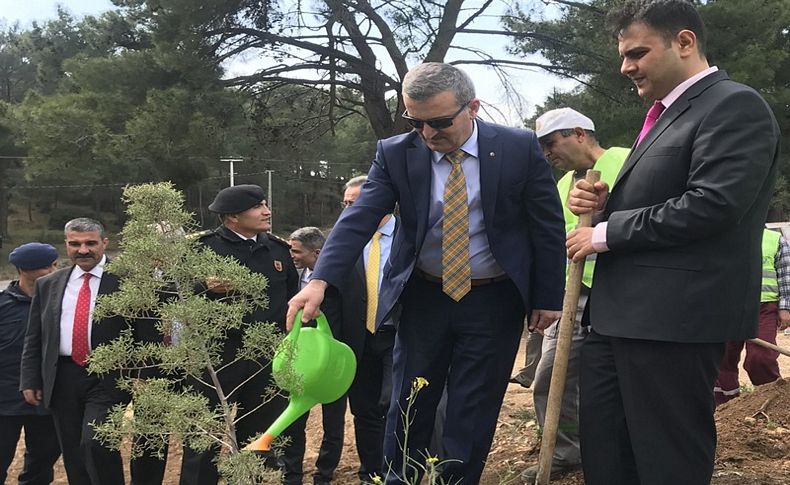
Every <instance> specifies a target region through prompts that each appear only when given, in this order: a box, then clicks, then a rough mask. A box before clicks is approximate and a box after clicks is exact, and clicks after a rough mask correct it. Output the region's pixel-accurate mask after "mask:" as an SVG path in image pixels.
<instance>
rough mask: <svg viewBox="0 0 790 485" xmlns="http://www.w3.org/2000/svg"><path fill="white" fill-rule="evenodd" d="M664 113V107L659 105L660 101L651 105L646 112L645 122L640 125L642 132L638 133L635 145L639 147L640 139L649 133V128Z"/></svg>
mask: <svg viewBox="0 0 790 485" xmlns="http://www.w3.org/2000/svg"><path fill="white" fill-rule="evenodd" d="M663 112H664V105H663V104H661V101H656V102H655V103H653V106H651V107H650V109H649V110H647V115H646V116H645V122H644V124H643V125H642V131H640V132H639V138H637V139H636V144H637V145H639V144H640V143H642V138H644V137H645V136H646V135H647V132H649V131H650V128H652V127H653V125H655V124H656V120H658V117H659V116H661V113H663Z"/></svg>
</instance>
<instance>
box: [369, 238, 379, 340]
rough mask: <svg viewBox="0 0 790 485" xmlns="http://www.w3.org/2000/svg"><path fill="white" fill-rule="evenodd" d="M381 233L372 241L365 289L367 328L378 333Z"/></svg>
mask: <svg viewBox="0 0 790 485" xmlns="http://www.w3.org/2000/svg"><path fill="white" fill-rule="evenodd" d="M380 240H381V233H380V232H379V231H376V233H375V234H373V239H371V240H370V251H369V252H368V264H367V266H366V267H365V287H366V289H367V292H368V311H367V318H366V319H365V327H366V328H367V329H368V332H370V333H376V310H378V307H379V266H380V265H381V243H380Z"/></svg>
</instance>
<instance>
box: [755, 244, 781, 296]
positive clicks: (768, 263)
mask: <svg viewBox="0 0 790 485" xmlns="http://www.w3.org/2000/svg"><path fill="white" fill-rule="evenodd" d="M779 237H780V234H779V233H778V232H775V231H769V230H768V229H764V230H763V282H762V287H761V288H760V302H761V303H765V302H768V301H779V282H778V281H777V279H776V267H775V265H774V261H775V259H776V253H777V252H778V251H779Z"/></svg>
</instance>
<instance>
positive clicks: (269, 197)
mask: <svg viewBox="0 0 790 485" xmlns="http://www.w3.org/2000/svg"><path fill="white" fill-rule="evenodd" d="M272 172H274V170H266V173H267V174H268V175H269V196H268V197H267V199H266V203H267V204H269V210H272ZM273 221H274V218H273V217H272V216H271V215H270V216H269V226H271V228H272V229H273V228H274V222H273ZM272 229H269V232H272Z"/></svg>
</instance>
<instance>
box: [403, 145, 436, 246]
mask: <svg viewBox="0 0 790 485" xmlns="http://www.w3.org/2000/svg"><path fill="white" fill-rule="evenodd" d="M431 163H432V161H431V151H430V150H429V149H428V147H427V146H425V144H424V143H423V142H422V140H421V139H420V137H419V136H416V135H415V136H414V138H413V143H412V146H410V147H409V148H408V149H407V151H406V168H407V170H408V173H409V187H410V188H411V193H412V196H413V200H414V207H415V210H416V211H417V239H416V240H417V241H422V240H423V239H424V238H425V232H426V228H427V226H428V208H429V206H430V202H431Z"/></svg>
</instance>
